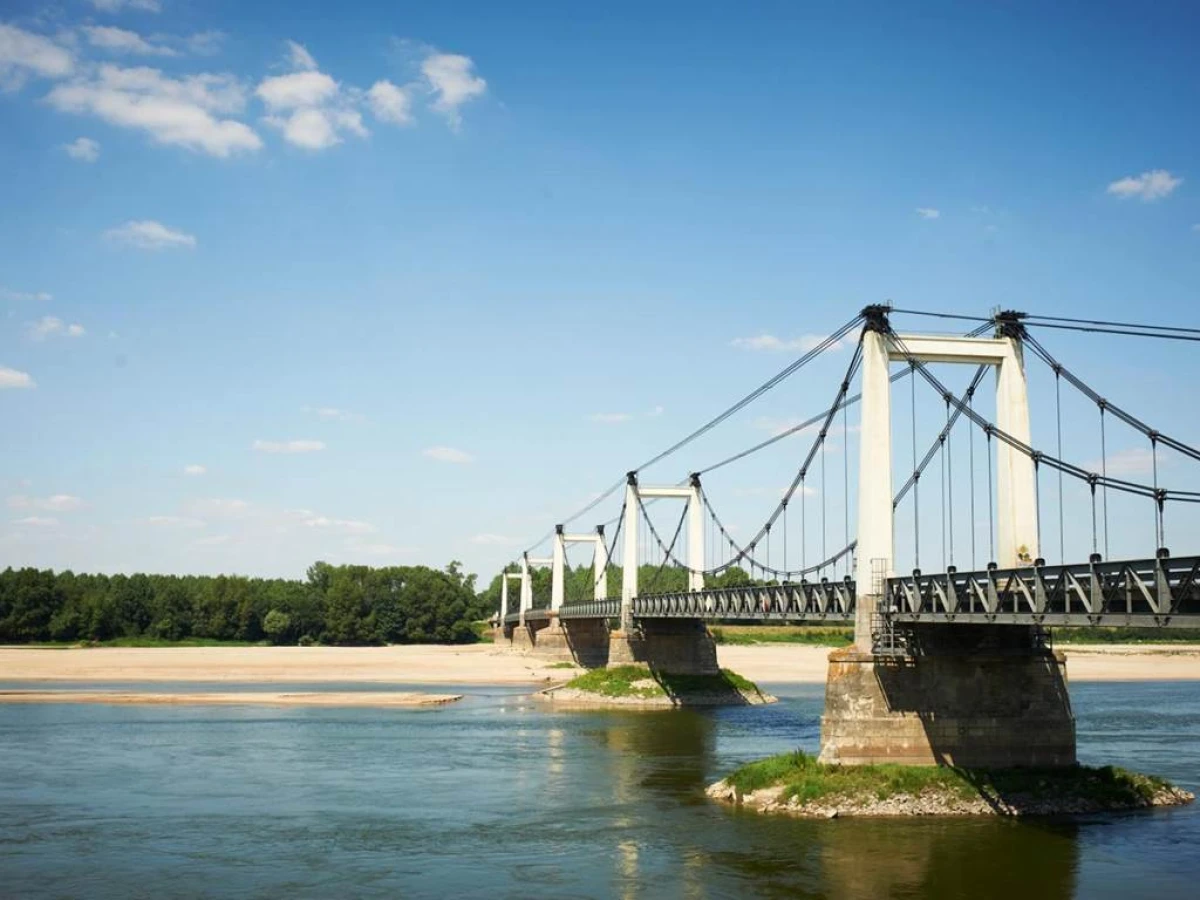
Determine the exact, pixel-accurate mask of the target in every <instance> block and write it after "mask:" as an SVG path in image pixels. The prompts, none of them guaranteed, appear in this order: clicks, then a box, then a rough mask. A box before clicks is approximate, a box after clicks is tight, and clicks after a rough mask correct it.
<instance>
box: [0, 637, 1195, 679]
mask: <svg viewBox="0 0 1200 900" xmlns="http://www.w3.org/2000/svg"><path fill="white" fill-rule="evenodd" d="M1064 649H1065V651H1066V654H1067V674H1068V677H1069V678H1070V679H1071V680H1072V681H1182V680H1200V645H1195V644H1154V645H1150V644H1140V645H1112V646H1086V647H1084V646H1068V647H1065V648H1064ZM718 654H719V659H720V663H721V665H722V666H723V667H725V668H728V669H732V670H733V671H735V672H737V673H738V674H740V675H743V676H745V677H746V678H749V679H750V680H751V681H755V682H758V683H759V684H785V683H797V684H821V683H823V682H824V681H825V668H826V658H827V657H828V655H829V649H828V648H826V647H808V646H803V645H798V644H768V645H759V646H722V647H720V648H719V651H718ZM569 677H571V672H570V670H566V669H563V668H552V667H551V666H550V665H549V664H547V663H544V662H542V661H540V660H536V659H533V658H531V657H527V656H521V655H517V654H512V653H509V652H504V651H501V650H498V649H496V648H495V647H492V646H491V645H489V644H477V645H473V646H467V647H434V646H410V647H171V648H162V649H159V648H154V649H150V648H118V647H96V648H88V649H71V650H41V649H25V648H19V647H0V682H3V681H8V682H16V681H21V682H25V681H116V682H120V681H126V682H135V681H136V682H154V681H160V682H161V681H178V682H198V681H207V682H231V683H237V682H258V683H267V684H269V683H282V682H295V683H303V682H326V683H328V682H390V683H395V684H536V683H543V684H544V683H546V682H549V681H563V680H566V679H567V678H569Z"/></svg>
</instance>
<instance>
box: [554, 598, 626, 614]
mask: <svg viewBox="0 0 1200 900" xmlns="http://www.w3.org/2000/svg"><path fill="white" fill-rule="evenodd" d="M620 616H621V598H620V597H606V598H605V599H603V600H584V601H583V602H581V603H564V604H563V605H562V606H561V607H559V610H558V617H559V618H560V619H616V618H620Z"/></svg>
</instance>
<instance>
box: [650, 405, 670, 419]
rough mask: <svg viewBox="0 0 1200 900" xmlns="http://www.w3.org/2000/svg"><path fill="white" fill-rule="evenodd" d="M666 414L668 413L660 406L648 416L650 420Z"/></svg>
mask: <svg viewBox="0 0 1200 900" xmlns="http://www.w3.org/2000/svg"><path fill="white" fill-rule="evenodd" d="M664 412H666V409H664V408H663V407H662V405H659V406H656V407H654V408H653V409H651V410H650V412H648V413H646V415H648V416H649V417H650V418H652V419H654V418H658V417H659V416H661V415H662V414H663V413H664Z"/></svg>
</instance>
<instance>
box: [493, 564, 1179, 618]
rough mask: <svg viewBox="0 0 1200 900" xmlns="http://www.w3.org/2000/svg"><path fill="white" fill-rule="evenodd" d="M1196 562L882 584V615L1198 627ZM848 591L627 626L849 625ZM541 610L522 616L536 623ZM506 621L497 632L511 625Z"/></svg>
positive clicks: (591, 604) (680, 604)
mask: <svg viewBox="0 0 1200 900" xmlns="http://www.w3.org/2000/svg"><path fill="white" fill-rule="evenodd" d="M1198 580H1200V557H1198V556H1186V557H1169V558H1164V559H1145V560H1127V561H1116V562H1099V563H1082V564H1077V565H1066V566H1038V567H1034V566H1029V567H1027V568H1019V569H985V570H983V571H978V572H956V571H949V572H942V573H937V574H931V575H911V576H904V577H900V578H889V579H888V580H887V584H886V586H885V589H884V590H885V595H884V600H883V603H882V606H883V609H882V610H881V611H882V612H884V613H886V614H887V615H889V616H890V617H891V618H892V620H893V621H895V622H910V623H920V622H940V623H954V624H959V625H970V624H996V625H1002V624H1012V625H1045V626H1053V627H1055V628H1071V627H1085V626H1094V625H1123V626H1132V627H1150V628H1172V627H1176V628H1196V627H1200V584H1198V583H1197V582H1198ZM854 599H855V584H854V582H853V581H852V580H851V579H849V578H846V579H844V580H842V581H820V582H799V583H796V584H782V585H750V586H747V587H739V588H719V589H714V590H704V591H695V592H686V591H681V592H678V593H666V594H644V595H642V596H639V597H635V598H634V599H633V603H632V613H633V616H634V618H635V619H704V620H707V621H727V620H728V621H741V622H746V623H761V624H793V623H794V624H822V623H826V624H832V623H842V624H844V623H852V622H853V621H854V607H855V603H854ZM620 613H621V601H620V598H617V597H609V598H606V599H603V600H590V601H586V602H583V603H572V604H564V605H563V607H562V609H561V610H560V611H559V617H560V618H562V619H572V618H576V619H580V618H583V619H596V618H605V619H608V618H617V617H618V616H620ZM548 618H549V610H547V609H544V608H541V609H530V610H526V611H525V619H526V621H530V622H535V621H544V620H546V619H548ZM519 621H520V614H519V613H510V614H509V615H508V617H507V618H506V619H505V623H506V624H510V625H513V624H517V623H518V622H519Z"/></svg>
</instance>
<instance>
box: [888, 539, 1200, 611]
mask: <svg viewBox="0 0 1200 900" xmlns="http://www.w3.org/2000/svg"><path fill="white" fill-rule="evenodd" d="M1198 580H1200V557H1197V556H1184V557H1166V558H1155V559H1139V560H1124V561H1113V562H1094V563H1082V564H1076V565H1065V566H1029V567H1023V568H1016V569H987V570H984V571H981V572H945V573H937V574H931V575H913V576H907V577H903V578H889V579H888V581H887V588H886V591H887V597H886V601H885V611H886V612H887V613H888V614H889V615H890V616H891V618H892V619H893V620H894V621H897V622H961V623H963V624H970V623H976V624H978V623H994V624H1022V625H1046V626H1055V627H1081V626H1089V625H1126V626H1131V627H1150V628H1166V627H1193V628H1194V627H1196V626H1197V625H1200V584H1198Z"/></svg>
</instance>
